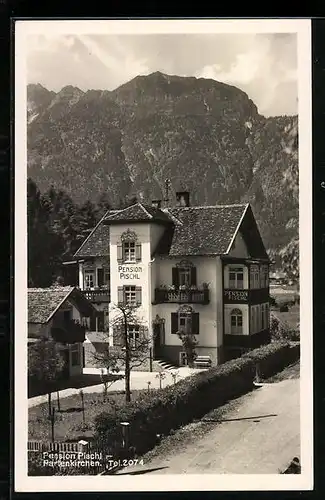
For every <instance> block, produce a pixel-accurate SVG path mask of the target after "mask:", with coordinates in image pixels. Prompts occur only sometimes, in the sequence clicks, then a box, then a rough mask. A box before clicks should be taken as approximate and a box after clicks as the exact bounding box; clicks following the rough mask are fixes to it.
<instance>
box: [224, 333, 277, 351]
mask: <svg viewBox="0 0 325 500" xmlns="http://www.w3.org/2000/svg"><path fill="white" fill-rule="evenodd" d="M223 340H224V346H225V347H232V348H245V349H256V348H257V347H260V346H261V345H263V344H268V343H269V342H270V340H271V335H270V331H269V330H262V331H261V332H258V333H253V334H251V335H224V338H223Z"/></svg>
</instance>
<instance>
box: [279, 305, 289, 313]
mask: <svg viewBox="0 0 325 500" xmlns="http://www.w3.org/2000/svg"><path fill="white" fill-rule="evenodd" d="M288 311H289V307H288V306H287V305H282V306H280V312H282V313H284V312H288Z"/></svg>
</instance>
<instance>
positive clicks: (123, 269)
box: [118, 266, 142, 280]
mask: <svg viewBox="0 0 325 500" xmlns="http://www.w3.org/2000/svg"><path fill="white" fill-rule="evenodd" d="M118 273H119V275H120V280H139V279H141V278H140V275H141V273H142V267H141V266H118Z"/></svg>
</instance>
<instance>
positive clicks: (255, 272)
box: [250, 266, 260, 288]
mask: <svg viewBox="0 0 325 500" xmlns="http://www.w3.org/2000/svg"><path fill="white" fill-rule="evenodd" d="M250 288H260V271H259V267H258V266H251V268H250Z"/></svg>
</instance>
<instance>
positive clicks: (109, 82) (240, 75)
mask: <svg viewBox="0 0 325 500" xmlns="http://www.w3.org/2000/svg"><path fill="white" fill-rule="evenodd" d="M155 71H161V72H162V73H166V74H169V75H179V76H195V77H197V78H199V77H203V78H212V79H214V80H217V81H220V82H224V83H227V84H230V85H234V86H236V87H238V88H240V89H241V90H243V91H244V92H246V93H247V94H248V96H249V97H250V99H252V100H253V101H254V103H255V104H256V106H257V107H258V110H259V112H260V113H261V114H263V115H265V116H277V115H284V114H286V115H293V114H297V112H298V97H297V92H298V89H297V37H296V34H294V33H288V34H287V33H271V34H264V33H258V34H250V33H249V34H245V33H244V34H147V35H143V34H142V35H140V34H138V35H125V34H123V35H116V34H111V35H92V34H74V35H59V36H58V35H54V34H53V35H43V34H42V35H39V34H37V35H36V34H33V35H28V38H27V73H28V76H27V78H28V83H40V84H41V85H43V86H44V87H46V88H47V89H48V90H54V91H56V92H57V91H59V90H61V88H62V87H65V86H66V85H73V86H76V87H79V88H80V89H81V90H83V91H86V90H89V89H101V90H114V89H115V88H117V87H118V86H119V85H121V84H123V83H126V82H127V81H129V80H131V79H132V78H134V77H136V76H138V75H147V74H150V73H153V72H155Z"/></svg>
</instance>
